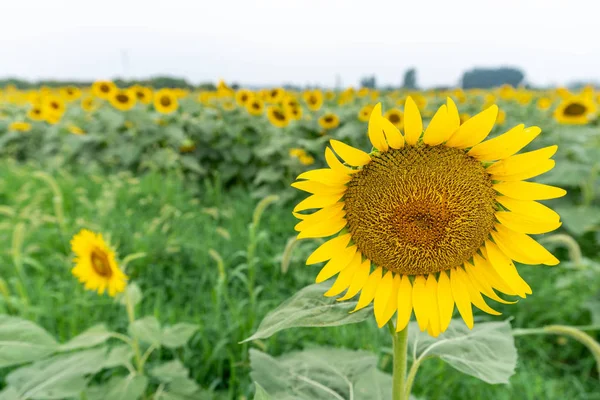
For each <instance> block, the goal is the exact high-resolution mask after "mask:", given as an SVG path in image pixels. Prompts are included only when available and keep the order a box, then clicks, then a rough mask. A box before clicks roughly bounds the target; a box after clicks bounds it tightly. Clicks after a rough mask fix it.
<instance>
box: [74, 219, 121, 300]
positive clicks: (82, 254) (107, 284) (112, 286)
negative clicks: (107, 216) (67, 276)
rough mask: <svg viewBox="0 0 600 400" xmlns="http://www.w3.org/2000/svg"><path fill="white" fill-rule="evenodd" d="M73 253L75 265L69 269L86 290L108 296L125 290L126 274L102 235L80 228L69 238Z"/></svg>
mask: <svg viewBox="0 0 600 400" xmlns="http://www.w3.org/2000/svg"><path fill="white" fill-rule="evenodd" d="M71 248H72V250H73V252H74V253H75V259H74V260H73V261H74V262H75V267H73V269H72V270H71V272H72V273H73V275H75V276H76V277H77V278H78V279H79V281H80V282H82V283H84V284H85V288H86V289H88V290H94V291H97V292H98V293H99V294H103V293H104V292H105V291H108V294H109V295H110V296H115V295H116V294H117V293H120V292H122V291H123V290H125V286H126V283H127V276H126V275H125V274H124V273H123V271H121V269H120V268H119V266H118V265H117V262H116V261H115V253H114V252H113V251H112V250H111V248H110V247H109V246H108V245H107V244H106V242H104V239H103V238H102V235H100V234H96V233H94V232H91V231H88V230H87V229H82V230H81V231H80V232H79V233H78V234H76V235H75V236H73V239H72V240H71Z"/></svg>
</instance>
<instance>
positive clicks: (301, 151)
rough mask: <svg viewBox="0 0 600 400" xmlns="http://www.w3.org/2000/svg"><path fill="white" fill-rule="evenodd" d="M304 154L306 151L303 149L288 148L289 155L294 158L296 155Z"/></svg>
mask: <svg viewBox="0 0 600 400" xmlns="http://www.w3.org/2000/svg"><path fill="white" fill-rule="evenodd" d="M305 154H306V152H305V151H304V149H299V148H297V147H296V148H293V149H290V151H289V155H290V157H296V158H298V157H300V156H303V155H305Z"/></svg>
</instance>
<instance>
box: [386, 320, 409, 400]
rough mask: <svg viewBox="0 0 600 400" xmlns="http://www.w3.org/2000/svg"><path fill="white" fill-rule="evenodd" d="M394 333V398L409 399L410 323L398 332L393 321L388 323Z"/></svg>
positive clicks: (393, 399)
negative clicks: (407, 374)
mask: <svg viewBox="0 0 600 400" xmlns="http://www.w3.org/2000/svg"><path fill="white" fill-rule="evenodd" d="M388 329H389V331H390V334H391V335H392V345H393V351H394V372H393V377H392V385H393V386H392V400H408V397H409V395H410V393H408V392H407V391H406V369H407V368H406V367H407V353H408V325H407V326H406V328H404V329H403V330H401V331H400V332H396V331H395V329H394V324H393V323H392V321H390V322H389V323H388Z"/></svg>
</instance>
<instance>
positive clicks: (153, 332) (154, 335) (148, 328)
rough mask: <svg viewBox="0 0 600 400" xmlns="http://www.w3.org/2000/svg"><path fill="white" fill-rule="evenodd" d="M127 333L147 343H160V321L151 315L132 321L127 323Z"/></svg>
mask: <svg viewBox="0 0 600 400" xmlns="http://www.w3.org/2000/svg"><path fill="white" fill-rule="evenodd" d="M129 333H131V334H132V335H133V336H135V337H137V338H138V339H139V340H141V341H142V342H146V343H148V344H160V343H161V341H162V332H161V329H160V323H159V322H158V321H157V320H156V318H154V317H152V316H149V317H144V318H142V319H138V320H136V321H133V323H131V324H130V325H129Z"/></svg>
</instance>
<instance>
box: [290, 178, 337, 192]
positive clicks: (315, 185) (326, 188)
mask: <svg viewBox="0 0 600 400" xmlns="http://www.w3.org/2000/svg"><path fill="white" fill-rule="evenodd" d="M291 186H292V187H295V188H296V189H299V190H302V191H304V192H308V193H312V194H339V193H344V192H345V191H346V189H347V187H346V185H335V186H332V185H326V184H324V183H320V182H315V181H298V182H294V183H292V185H291Z"/></svg>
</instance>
